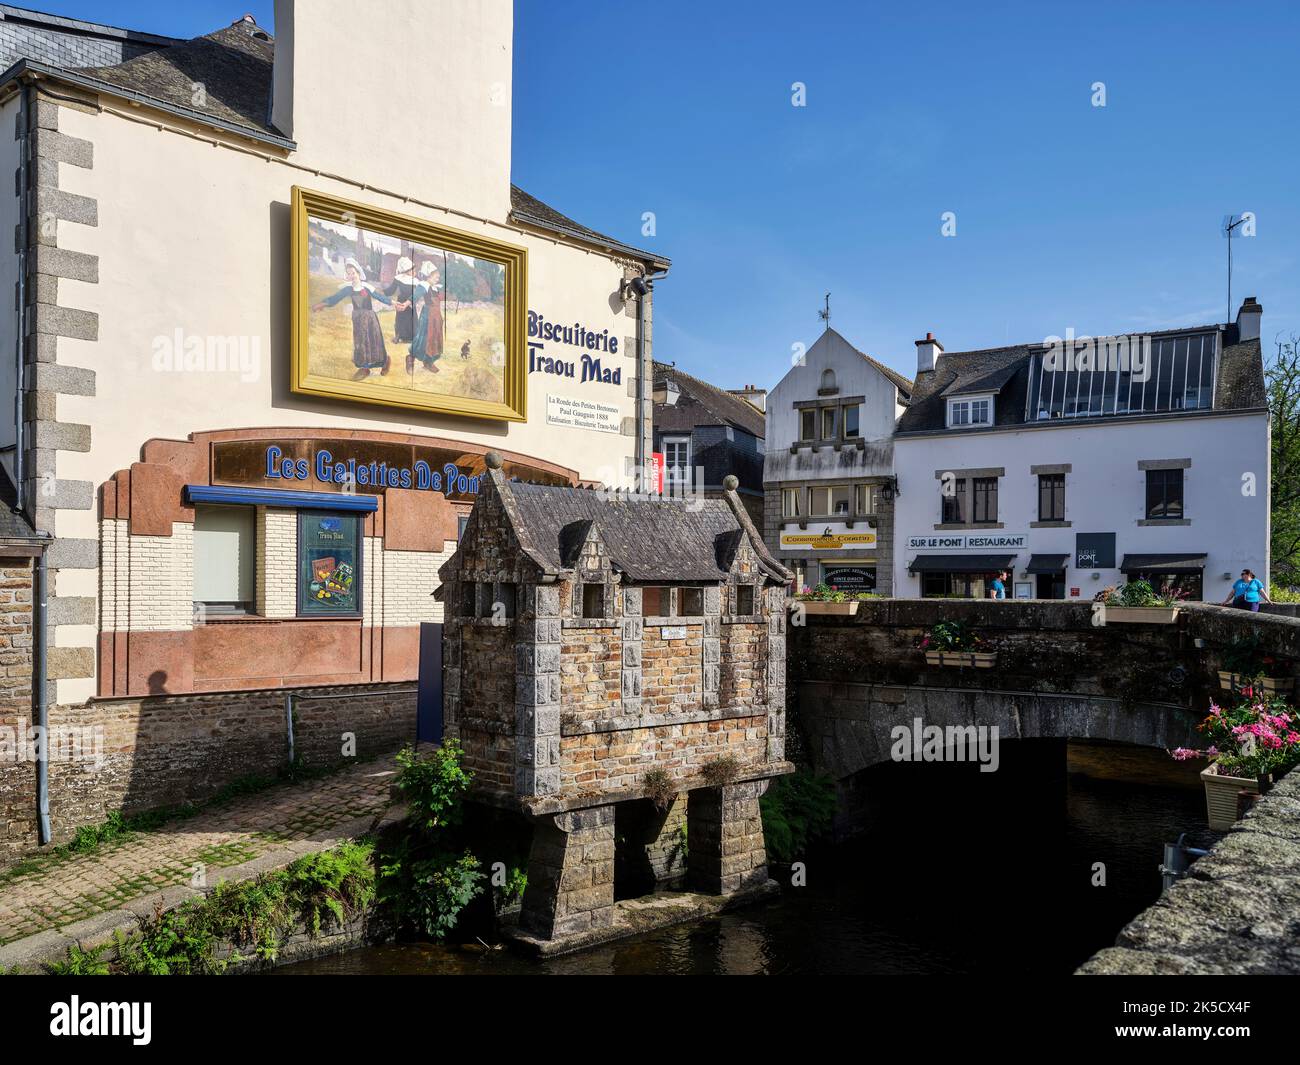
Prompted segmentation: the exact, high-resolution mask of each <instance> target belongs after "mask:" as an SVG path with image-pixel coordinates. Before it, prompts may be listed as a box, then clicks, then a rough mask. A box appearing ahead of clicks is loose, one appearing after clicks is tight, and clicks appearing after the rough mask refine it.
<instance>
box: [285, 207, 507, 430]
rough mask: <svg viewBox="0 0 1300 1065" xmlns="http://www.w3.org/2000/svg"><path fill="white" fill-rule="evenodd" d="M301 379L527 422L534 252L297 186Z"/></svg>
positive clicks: (366, 399)
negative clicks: (530, 265)
mask: <svg viewBox="0 0 1300 1065" xmlns="http://www.w3.org/2000/svg"><path fill="white" fill-rule="evenodd" d="M292 276H293V282H292V283H293V326H292V351H293V369H292V385H291V387H292V389H293V391H294V392H299V393H304V394H306V395H312V396H331V397H334V398H337V399H347V400H354V401H359V402H362V403H377V404H380V405H382V406H386V407H407V408H411V409H415V410H427V411H434V412H438V413H442V414H457V415H463V416H465V417H471V418H492V419H496V420H500V421H524V420H525V418H526V417H527V392H528V390H527V380H526V373H527V371H526V369H525V364H524V351H525V344H526V342H527V341H526V339H525V335H524V329H525V315H526V311H527V304H528V299H527V293H528V252H527V250H526V249H524V248H521V247H518V246H516V245H513V244H506V243H504V242H503V241H498V240H493V239H491V238H489V237H484V236H480V235H478V234H472V233H462V232H461V231H459V230H456V229H450V228H448V227H446V226H440V225H437V224H435V223H433V222H426V221H424V220H422V219H418V218H412V217H410V216H409V215H402V214H397V213H395V212H393V211H385V210H383V209H381V208H378V207H371V206H368V205H366V204H362V203H354V202H352V201H350V200H345V199H341V198H339V197H337V196H329V195H326V194H325V193H320V192H313V191H311V190H309V189H304V188H300V187H298V186H294V189H293V271H292Z"/></svg>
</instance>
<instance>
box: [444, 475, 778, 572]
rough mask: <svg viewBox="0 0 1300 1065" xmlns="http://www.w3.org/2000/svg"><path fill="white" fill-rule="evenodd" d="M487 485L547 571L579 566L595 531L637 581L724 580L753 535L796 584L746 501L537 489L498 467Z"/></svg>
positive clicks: (768, 563)
mask: <svg viewBox="0 0 1300 1065" xmlns="http://www.w3.org/2000/svg"><path fill="white" fill-rule="evenodd" d="M487 483H490V484H492V485H495V486H496V490H497V491H498V492H499V493H500V495H501V499H502V502H503V504H504V509H505V511H506V513H507V514H508V515H509V516H510V519H511V523H512V525H513V527H514V528H513V531H514V534H515V538H516V539H517V540H518V541H519V545H520V547H521V548H522V549H523V551H524V552H525V554H527V555H528V556H529V557H530V558H531V559H532V560H533V562H534V563H536V564H537V566H538V567H539V568H540V569H541V570H542V572H543V573H545V574H550V575H555V576H558V575H560V574H562V573H563V572H564V571H565V570H569V569H572V568H573V565H574V562H575V560H576V558H577V553H578V551H579V549H580V548H581V547H582V545H583V544H584V543H585V542H586V540H587V538H588V537H589V536H591V535H593V533H594V534H595V535H598V536H599V537H600V540H601V541H602V542H603V543H604V545H605V548H606V550H607V551H608V554H609V558H610V561H611V562H612V563H613V565H614V566H616V567H617V568H618V569H619V570H621V571H622V572H623V573H624V574H625V575H626V576H627V578H628V579H629V580H632V581H638V582H653V581H667V582H679V581H708V582H714V581H721V580H725V579H726V577H727V575H728V574H729V573H730V571H731V564H732V562H733V561H734V559H735V553H736V550H737V549H738V547H739V546H740V543H741V540H742V537H743V536H745V535H746V534H748V537H749V541H750V544H751V545H752V547H753V549H754V551H755V552H756V554H757V555H758V557H759V561H760V564H761V565H762V567H763V569H764V570H765V571H766V572H767V575H768V577H769V579H770V580H772V581H775V582H784V581H787V580H789V579H790V574H789V572H788V571H787V570H786V569H785V568H784V567H783V566H782V565H781V564H780V563H779V562H777V561H776V559H774V558H773V557H772V556H771V554H769V552H768V550H767V548H766V546H765V545H764V544H763V538H762V536H761V535H760V534H759V532H758V531H757V530H756V529H755V528H754V526H753V523H752V522H751V521H750V520H749V517H748V515H747V514H746V513H745V508H744V506H743V505H742V504H741V503H740V502H739V500H736V501H735V502H734V503H733V502H732V501H731V499H728V498H724V499H697V498H692V499H666V498H663V497H660V496H657V495H633V494H630V493H620V492H608V491H603V490H599V489H587V488H563V487H555V486H552V485H541V484H529V483H525V482H523V481H510V480H507V479H506V478H505V476H504V475H502V474H501V472H500V471H498V470H489V471H488V479H487V481H486V482H485V485H486V484H487ZM472 524H473V522H471V525H472ZM456 561H457V560H456V557H455V556H452V558H451V559H450V560H449V561H448V562H447V563H446V564H445V565H444V579H446V576H445V575H446V573H449V572H450V571H452V570H454V568H455V566H456Z"/></svg>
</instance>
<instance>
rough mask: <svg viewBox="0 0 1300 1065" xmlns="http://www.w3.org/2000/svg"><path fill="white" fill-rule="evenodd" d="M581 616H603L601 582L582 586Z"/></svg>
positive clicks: (603, 589) (603, 591)
mask: <svg viewBox="0 0 1300 1065" xmlns="http://www.w3.org/2000/svg"><path fill="white" fill-rule="evenodd" d="M582 616H583V617H584V618H603V617H604V616H605V586H604V585H603V584H584V585H583V586H582Z"/></svg>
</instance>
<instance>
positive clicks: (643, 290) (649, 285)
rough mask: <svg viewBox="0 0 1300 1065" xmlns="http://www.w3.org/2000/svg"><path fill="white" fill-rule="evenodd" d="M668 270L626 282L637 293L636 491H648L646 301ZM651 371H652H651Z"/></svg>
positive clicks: (643, 275) (647, 274)
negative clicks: (646, 468)
mask: <svg viewBox="0 0 1300 1065" xmlns="http://www.w3.org/2000/svg"><path fill="white" fill-rule="evenodd" d="M667 276H668V271H667V270H661V271H659V273H657V274H650V273H646V274H642V275H640V276H638V277H634V278H632V280H631V281H629V282H628V287H629V288H630V289H631V290H632V291H633V292H635V293H636V295H637V328H636V345H637V352H636V355H637V359H636V361H637V368H636V371H637V372H636V483H635V487H636V490H637V491H638V492H649V491H650V485H649V484H648V483H647V481H648V478H647V477H646V471H645V465H646V458H647V456H646V453H645V428H646V427H645V375H646V357H645V355H646V342H645V310H646V301H647V299H648V298H649V296H650V294H651V293H652V292H653V291H654V284H655V282H656V281H658V280H659V279H660V278H662V277H667ZM652 372H653V371H652Z"/></svg>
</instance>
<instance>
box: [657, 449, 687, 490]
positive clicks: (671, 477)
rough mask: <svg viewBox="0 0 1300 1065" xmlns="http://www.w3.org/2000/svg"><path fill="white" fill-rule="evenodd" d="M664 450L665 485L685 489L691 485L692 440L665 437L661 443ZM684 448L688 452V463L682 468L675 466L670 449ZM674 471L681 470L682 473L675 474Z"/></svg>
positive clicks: (683, 464)
mask: <svg viewBox="0 0 1300 1065" xmlns="http://www.w3.org/2000/svg"><path fill="white" fill-rule="evenodd" d="M660 444H661V446H662V447H663V449H664V485H665V486H667V485H673V486H674V487H685V486H686V485H689V484H690V483H691V438H690V437H689V436H665V437H664V438H663V439H662V440H661V441H660ZM678 446H680V447H683V448H685V451H686V461H685V462H684V463H682V464H681V465H680V466H674V465H673V463H672V462H671V461H670V460H669V457H668V456H669V449H670V448H673V447H678ZM674 470H680V471H681V472H680V473H674Z"/></svg>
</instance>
